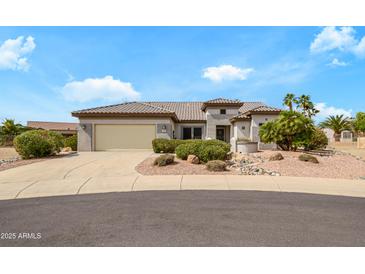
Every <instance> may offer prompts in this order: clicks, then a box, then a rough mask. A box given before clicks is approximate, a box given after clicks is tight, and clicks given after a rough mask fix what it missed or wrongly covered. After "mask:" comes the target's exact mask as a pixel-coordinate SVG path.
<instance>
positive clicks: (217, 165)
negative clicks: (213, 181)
mask: <svg viewBox="0 0 365 274" xmlns="http://www.w3.org/2000/svg"><path fill="white" fill-rule="evenodd" d="M206 167H207V169H208V170H209V171H225V170H226V167H227V164H226V163H225V162H224V161H221V160H213V161H209V162H208V163H207V164H206Z"/></svg>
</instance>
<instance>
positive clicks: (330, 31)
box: [0, 27, 365, 123]
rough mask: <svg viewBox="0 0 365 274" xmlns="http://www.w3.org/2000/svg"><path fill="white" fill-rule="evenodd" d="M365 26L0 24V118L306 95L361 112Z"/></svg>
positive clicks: (328, 106) (326, 109) (329, 107)
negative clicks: (138, 102) (142, 103)
mask: <svg viewBox="0 0 365 274" xmlns="http://www.w3.org/2000/svg"><path fill="white" fill-rule="evenodd" d="M364 36H365V28H364V27H345V28H341V27H337V28H335V27H0V95H1V97H0V118H1V119H4V118H14V119H16V120H17V121H19V122H22V123H25V122H26V121H27V120H41V121H76V119H74V118H72V117H71V114H70V112H71V111H73V110H77V109H82V108H88V107H93V106H100V105H107V104H113V103H119V102H124V101H129V100H132V101H134V100H143V101H147V100H149V101H154V100H156V101H157V100H158V101H172V100H173V101H175V100H176V101H191V100H199V101H200V100H207V99H212V98H216V97H227V98H238V99H241V100H247V101H263V102H265V103H267V104H269V105H273V106H277V107H281V102H282V98H283V96H284V95H285V94H286V93H287V92H293V93H296V94H298V95H300V94H309V95H311V97H312V100H313V101H314V102H315V103H317V104H318V105H317V106H318V107H319V108H320V109H321V110H322V112H321V117H318V119H321V118H322V117H325V116H326V115H328V114H341V113H345V114H346V115H354V114H355V113H356V112H357V111H365V103H364V102H365V38H364V39H363V37H364Z"/></svg>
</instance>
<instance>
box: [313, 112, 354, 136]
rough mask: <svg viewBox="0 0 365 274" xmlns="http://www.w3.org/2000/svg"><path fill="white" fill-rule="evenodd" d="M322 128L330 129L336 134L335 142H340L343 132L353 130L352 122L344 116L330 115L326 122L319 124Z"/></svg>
mask: <svg viewBox="0 0 365 274" xmlns="http://www.w3.org/2000/svg"><path fill="white" fill-rule="evenodd" d="M319 126H320V127H321V128H330V129H332V130H333V132H334V138H335V141H336V142H338V141H340V137H341V132H342V131H344V130H349V129H351V122H350V121H349V118H348V117H344V115H343V114H342V115H336V116H334V115H330V116H329V117H328V118H327V119H326V120H324V121H323V122H322V123H320V124H319Z"/></svg>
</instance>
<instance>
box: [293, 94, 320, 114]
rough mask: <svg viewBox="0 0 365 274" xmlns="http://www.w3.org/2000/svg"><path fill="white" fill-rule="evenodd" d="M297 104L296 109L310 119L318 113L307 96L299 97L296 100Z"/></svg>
mask: <svg viewBox="0 0 365 274" xmlns="http://www.w3.org/2000/svg"><path fill="white" fill-rule="evenodd" d="M297 102H298V105H297V108H300V109H301V110H302V113H303V114H304V115H305V116H307V117H309V118H312V117H313V116H314V115H316V114H317V113H319V110H317V109H316V108H315V107H314V104H313V102H312V101H311V98H310V96H309V95H304V94H303V95H301V96H300V97H299V98H297Z"/></svg>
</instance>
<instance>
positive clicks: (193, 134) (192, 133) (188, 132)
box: [182, 127, 203, 140]
mask: <svg viewBox="0 0 365 274" xmlns="http://www.w3.org/2000/svg"><path fill="white" fill-rule="evenodd" d="M202 133H203V128H201V127H183V129H182V138H183V140H187V139H202V135H203V134H202Z"/></svg>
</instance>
